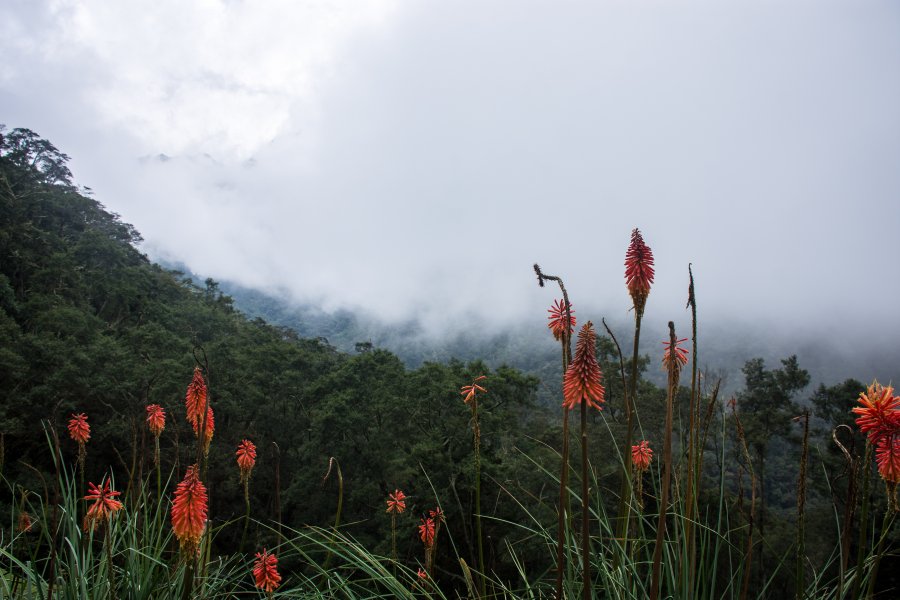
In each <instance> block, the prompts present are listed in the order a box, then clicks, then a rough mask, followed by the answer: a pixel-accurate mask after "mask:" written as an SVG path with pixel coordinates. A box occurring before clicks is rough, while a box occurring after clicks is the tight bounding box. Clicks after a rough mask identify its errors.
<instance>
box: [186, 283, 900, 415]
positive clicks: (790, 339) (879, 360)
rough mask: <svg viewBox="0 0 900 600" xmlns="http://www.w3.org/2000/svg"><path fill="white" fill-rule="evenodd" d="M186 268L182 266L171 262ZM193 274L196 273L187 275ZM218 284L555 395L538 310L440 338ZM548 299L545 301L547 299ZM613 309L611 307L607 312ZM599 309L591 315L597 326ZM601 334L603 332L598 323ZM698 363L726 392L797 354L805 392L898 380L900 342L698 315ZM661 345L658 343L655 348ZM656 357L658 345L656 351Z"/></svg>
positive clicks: (349, 344) (683, 330)
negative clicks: (855, 341)
mask: <svg viewBox="0 0 900 600" xmlns="http://www.w3.org/2000/svg"><path fill="white" fill-rule="evenodd" d="M177 268H179V269H180V270H185V271H186V270H187V267H186V266H184V265H177ZM193 277H194V278H197V279H199V278H201V277H200V276H197V275H193ZM220 286H221V289H222V291H223V292H224V293H226V294H228V295H229V296H231V297H232V298H233V299H234V302H235V306H236V307H237V308H238V309H240V310H241V311H242V312H244V313H246V314H247V315H249V316H251V317H260V318H263V319H265V320H266V321H268V322H270V323H273V324H277V325H281V326H284V327H289V328H291V329H293V330H295V331H296V332H297V333H298V334H299V335H301V336H302V337H309V338H324V339H325V340H327V342H328V343H329V344H331V345H333V346H335V347H336V348H338V349H340V350H342V351H344V352H354V351H355V350H356V345H357V344H365V343H370V344H372V345H373V346H374V347H376V348H384V349H387V350H390V351H391V352H393V353H395V354H396V355H397V356H399V357H400V359H401V360H402V361H403V362H404V363H405V364H406V365H407V367H410V368H416V367H419V366H421V365H422V364H423V363H425V362H429V361H436V362H446V361H448V360H450V359H452V358H455V359H459V360H462V361H469V360H484V361H485V362H486V363H487V364H489V365H491V366H492V367H497V366H500V365H503V364H506V365H509V366H512V367H515V368H517V369H520V370H522V371H524V372H526V373H530V374H534V375H537V376H538V377H539V378H540V379H541V386H540V393H539V396H540V398H541V399H542V400H545V401H549V400H550V399H551V398H554V397H555V395H558V393H559V387H558V386H559V383H560V374H559V348H558V344H557V343H556V342H555V341H554V340H553V337H552V336H551V335H550V334H549V332H548V331H547V330H546V328H545V327H544V325H543V323H544V315H537V316H536V318H535V319H533V320H531V321H529V322H528V323H522V324H521V325H519V326H518V327H515V328H510V329H508V330H504V331H500V332H497V333H483V332H484V331H486V330H487V328H482V327H480V326H479V325H483V324H479V323H474V324H472V325H471V326H470V327H469V328H467V329H459V330H456V331H454V332H453V333H452V334H450V335H445V336H442V337H438V336H433V335H428V334H427V333H426V332H425V328H424V327H423V326H422V325H421V324H420V323H419V322H417V321H416V320H410V321H407V322H406V323H402V324H399V325H398V324H388V323H385V322H383V321H381V320H380V319H378V318H377V317H376V316H373V315H367V314H362V313H356V312H353V311H350V310H337V311H333V312H329V311H326V310H323V309H322V308H320V307H317V306H315V305H313V304H309V303H298V302H293V301H291V300H290V299H289V298H288V296H287V294H279V293H277V292H266V291H261V290H256V289H252V288H248V287H245V286H242V285H240V284H237V283H234V282H229V281H222V282H220ZM548 305H549V302H548ZM612 312H613V311H610V313H612ZM602 316H603V315H597V316H593V315H592V316H591V317H590V318H592V319H593V320H594V321H595V322H596V323H597V325H598V327H601V326H600V323H599V320H600V318H601V317H602ZM677 316H678V317H680V318H681V322H680V323H679V322H676V328H677V331H678V334H679V336H680V337H690V329H689V323H690V318H689V314H688V313H687V311H684V313H683V314H681V315H677ZM607 322H608V323H610V326H611V327H612V328H613V333H614V334H615V335H616V336H617V338H618V340H619V343H620V344H621V345H622V347H623V349H625V351H626V352H627V348H628V347H629V344H630V342H631V340H630V337H628V336H629V335H630V331H631V328H632V326H633V324H632V322H631V321H630V319H629V320H626V319H621V318H620V319H619V320H618V321H616V320H615V319H611V318H609V317H607ZM600 333H604V332H603V330H602V328H601V329H600ZM643 335H644V336H646V337H644V338H643V340H644V344H643V346H642V348H643V350H644V352H647V353H649V352H650V351H652V350H654V349H655V348H656V347H655V346H654V345H653V344H652V341H653V340H659V341H662V340H664V339H665V338H666V336H667V330H666V323H665V322H662V321H656V322H654V321H651V320H649V319H648V320H647V321H645V325H644V334H643ZM698 335H699V337H700V342H701V344H702V345H701V347H700V362H701V364H702V369H703V370H704V371H705V372H706V373H707V377H708V379H709V380H712V381H714V380H717V379H720V378H721V379H722V389H723V391H724V392H725V393H726V394H727V395H730V394H733V393H737V392H738V391H740V390H741V389H742V387H743V384H744V380H743V374H742V373H741V368H742V367H743V366H744V364H745V363H746V362H747V361H748V360H750V359H752V358H757V357H760V358H763V359H764V360H765V362H766V364H767V365H769V366H773V367H774V366H777V365H778V363H779V361H780V360H781V359H783V358H785V357H787V356H790V355H793V354H796V355H797V357H798V359H799V362H800V364H801V365H802V366H803V368H804V369H806V370H807V371H809V373H810V376H811V384H810V386H809V388H808V389H809V390H812V389H813V388H814V387H816V386H818V385H819V384H824V385H828V386H830V385H834V384H836V383H838V382H841V381H844V380H845V379H848V378H851V377H852V378H856V379H859V380H861V381H871V380H872V379H874V378H877V379H879V380H880V381H897V380H900V348H898V347H896V346H894V347H891V346H887V345H885V347H868V346H863V347H851V346H849V345H841V344H838V343H836V341H834V340H831V339H827V338H825V337H824V336H821V335H812V334H810V333H802V334H798V335H787V334H785V332H782V331H780V330H777V329H774V328H764V327H761V326H760V327H754V326H752V325H750V324H745V323H739V322H721V321H714V322H712V323H708V322H705V321H704V320H703V315H702V313H701V314H700V329H699V333H698ZM661 347H662V346H661V345H660V346H658V348H661ZM660 356H661V350H660ZM650 359H651V368H650V369H649V370H648V372H647V378H648V379H649V380H650V381H652V382H653V383H655V384H657V385H664V383H665V373H664V371H663V370H662V369H661V368H655V367H654V366H652V365H655V364H656V363H658V362H659V357H658V356H650Z"/></svg>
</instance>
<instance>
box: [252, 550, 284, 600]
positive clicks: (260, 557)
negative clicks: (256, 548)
mask: <svg viewBox="0 0 900 600" xmlns="http://www.w3.org/2000/svg"><path fill="white" fill-rule="evenodd" d="M253 577H254V579H256V587H258V588H259V589H261V590H263V591H265V592H266V593H267V594H268V593H271V592H273V591H274V590H275V588H277V587H278V586H279V585H281V575H279V574H278V558H277V557H276V556H275V555H274V554H270V553H269V552H268V550H266V549H265V548H263V551H262V553H261V554H260V553H259V552H257V553H256V564H254V565H253Z"/></svg>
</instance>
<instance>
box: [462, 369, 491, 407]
mask: <svg viewBox="0 0 900 600" xmlns="http://www.w3.org/2000/svg"><path fill="white" fill-rule="evenodd" d="M484 379H487V376H486V375H479V376H478V377H476V378H475V380H474V381H472V385H464V386H462V387H461V388H460V390H461V391H460V394H462V395H463V396H465V398H463V402H465V403H466V404H468V403H469V402H471V401H472V400H474V399H475V393H476V392H481V393H484V394H486V393H487V390H486V389H484V388H483V387H481V386H480V385H478V382H479V381H482V380H484Z"/></svg>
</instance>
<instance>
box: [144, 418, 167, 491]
mask: <svg viewBox="0 0 900 600" xmlns="http://www.w3.org/2000/svg"><path fill="white" fill-rule="evenodd" d="M147 427H148V428H149V429H150V433H152V434H153V464H154V465H155V466H156V497H157V498H159V497H160V496H161V495H162V475H161V474H160V466H159V436H161V435H162V432H163V430H164V429H165V428H166V411H165V410H163V407H162V406H160V405H159V404H151V405H150V406H148V407H147Z"/></svg>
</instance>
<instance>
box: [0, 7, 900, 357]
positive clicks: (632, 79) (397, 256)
mask: <svg viewBox="0 0 900 600" xmlns="http://www.w3.org/2000/svg"><path fill="white" fill-rule="evenodd" d="M0 57H2V58H0V122H2V123H5V124H6V125H7V126H8V127H28V128H30V129H33V130H35V131H36V132H37V133H39V134H40V135H41V136H43V137H45V138H48V139H50V140H51V141H52V142H53V143H54V144H55V145H56V146H57V147H58V148H60V149H61V150H62V151H63V152H66V153H67V154H69V155H70V156H72V165H71V166H72V168H73V171H74V173H75V177H76V179H77V181H78V183H80V184H82V185H86V186H89V187H91V188H92V189H93V190H94V195H95V197H96V198H97V199H98V200H99V201H100V202H102V203H103V204H104V205H105V206H106V207H108V208H109V209H110V210H112V211H114V212H117V213H119V214H120V215H121V216H122V218H123V220H125V221H127V222H130V223H133V224H134V225H135V226H136V227H137V228H138V230H139V231H140V232H141V233H142V234H143V236H144V238H145V240H146V241H145V244H144V246H143V249H144V250H145V251H146V252H148V253H149V254H150V255H151V257H162V258H166V259H169V260H178V261H183V262H184V263H186V264H187V265H188V266H189V267H190V268H191V269H192V270H194V271H195V272H198V273H202V274H204V275H211V276H213V277H215V278H217V279H229V280H236V281H238V282H241V283H243V284H246V285H250V286H259V287H264V288H266V289H283V290H285V291H287V292H289V293H291V294H292V295H293V296H294V297H295V298H296V299H298V300H304V301H313V302H319V303H322V304H323V305H324V306H325V307H326V308H337V307H344V308H351V309H357V308H364V309H365V310H367V311H371V312H373V313H375V314H377V315H380V316H382V317H384V318H387V319H403V318H408V317H412V316H421V317H422V318H424V319H425V321H426V322H428V323H430V324H431V325H432V326H434V327H440V326H442V324H443V325H446V324H447V323H458V322H460V320H461V319H464V318H465V316H466V315H467V314H469V313H472V312H473V313H475V314H480V315H489V316H490V317H491V319H492V320H494V321H496V322H498V323H501V324H505V323H509V322H513V321H516V320H518V319H521V318H523V317H524V316H525V315H535V314H538V315H543V314H544V313H543V311H544V310H545V308H546V306H547V305H549V304H550V301H551V300H552V298H553V297H554V295H553V293H552V292H549V291H547V290H540V289H538V287H537V286H536V283H535V279H534V275H533V273H532V270H531V265H532V264H533V263H534V262H539V263H540V264H541V265H542V267H544V269H545V271H547V272H550V273H555V274H560V275H563V276H564V277H565V280H566V283H567V287H568V289H569V292H570V294H571V297H572V301H573V303H574V304H575V305H576V308H577V307H583V309H584V310H583V311H581V312H579V314H580V315H581V314H582V312H583V313H586V314H585V315H584V316H585V317H588V316H589V317H592V318H594V319H596V320H599V317H600V316H607V317H612V318H614V319H615V318H624V317H625V316H627V309H628V308H629V307H630V300H629V299H628V296H627V292H626V290H625V285H624V280H623V268H622V261H623V257H624V252H625V249H626V246H627V244H628V240H629V234H630V231H631V229H632V228H633V227H640V228H641V230H642V231H643V232H644V236H645V239H646V241H647V243H648V244H649V245H650V246H651V248H652V249H653V251H654V254H655V255H656V259H657V273H658V277H657V282H656V285H655V287H654V289H653V291H652V292H651V297H650V300H649V303H648V309H647V310H648V314H653V315H654V318H656V319H658V320H660V321H664V320H667V319H670V318H672V319H676V320H679V319H682V320H684V319H685V312H684V302H685V300H686V298H685V296H686V288H687V265H688V263H689V262H693V264H694V269H695V275H696V277H697V281H698V294H699V298H700V303H701V314H702V315H706V316H707V317H711V318H729V317H736V318H740V319H741V320H743V321H745V322H749V321H751V320H754V319H763V320H764V322H766V323H775V324H779V325H781V324H788V323H794V324H801V325H802V326H803V327H805V328H807V329H811V328H822V329H824V330H826V331H827V332H829V334H830V335H835V336H840V335H843V334H844V333H845V332H846V331H849V330H850V329H854V330H855V331H861V329H860V328H863V329H865V330H866V331H867V334H868V333H874V332H877V333H878V335H881V336H883V337H885V338H886V339H887V338H890V339H892V340H895V339H896V333H897V332H898V325H900V319H898V312H900V311H898V298H900V278H898V274H900V268H898V258H900V252H898V250H897V248H898V241H897V235H898V226H900V2H897V1H896V0H884V1H877V2H876V1H868V0H852V1H851V0H846V1H840V2H839V1H833V0H814V1H812V0H811V1H808V2H801V1H797V0H777V1H774V0H773V1H766V0H752V1H743V0H729V1H722V0H710V1H699V0H694V1H688V0H665V1H662V0H660V1H652V0H643V1H642V0H622V1H592V2H563V1H546V2H533V1H522V0H516V1H508V2H492V1H487V0H477V1H472V2H449V1H446V0H443V1H435V2H424V1H421V0H409V1H402V0H397V1H387V0H386V1H379V0H373V1H369V2H361V1H360V2H350V1H347V0H335V1H329V0H318V1H315V2H303V1H297V0H284V1H269V2H249V1H247V2H242V1H240V0H231V1H211V0H206V1H191V2H183V1H180V0H179V1H175V0H152V1H149V0H148V1H132V2H109V1H108V0H84V1H74V0H53V1H37V0H6V1H4V2H2V3H0ZM588 308H590V310H588ZM591 311H596V313H595V314H590V313H591ZM541 318H543V316H541Z"/></svg>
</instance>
